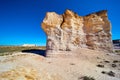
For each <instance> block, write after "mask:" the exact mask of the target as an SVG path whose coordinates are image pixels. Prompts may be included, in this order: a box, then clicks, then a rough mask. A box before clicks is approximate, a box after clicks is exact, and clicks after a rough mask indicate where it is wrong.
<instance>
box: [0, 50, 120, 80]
mask: <svg viewBox="0 0 120 80" xmlns="http://www.w3.org/2000/svg"><path fill="white" fill-rule="evenodd" d="M80 51H82V52H80ZM73 53H76V55H75V56H70V57H68V56H58V57H50V58H45V57H42V56H40V55H36V54H30V53H21V52H19V53H16V54H14V55H9V56H0V80H10V79H12V80H82V79H80V78H81V77H83V76H91V77H93V78H95V80H120V70H119V67H120V65H119V64H120V63H119V62H118V63H115V64H116V65H117V67H114V68H113V67H111V64H113V61H114V60H117V61H120V59H119V57H120V56H118V55H115V54H109V53H103V52H99V51H94V50H89V49H81V50H77V51H73ZM91 54H92V55H91ZM105 61H109V63H106V62H105ZM98 64H101V65H104V67H103V68H101V67H97V66H96V65H98ZM102 71H106V72H109V71H113V72H114V73H115V77H111V76H109V75H107V74H102V73H101V72H102Z"/></svg>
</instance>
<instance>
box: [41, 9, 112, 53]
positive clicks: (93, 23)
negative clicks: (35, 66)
mask: <svg viewBox="0 0 120 80" xmlns="http://www.w3.org/2000/svg"><path fill="white" fill-rule="evenodd" d="M41 26H42V28H43V30H44V31H45V33H46V34H47V45H46V47H47V52H49V51H57V52H58V51H72V50H74V49H79V48H89V49H93V50H103V51H104V50H105V51H108V52H112V51H113V46H112V40H111V32H110V30H111V23H110V21H109V20H108V16H107V11H106V10H103V11H99V12H96V13H92V14H89V15H86V16H79V15H78V14H76V13H74V12H72V11H70V10H66V11H65V13H64V14H63V15H58V14H56V13H55V12H48V13H46V17H45V18H44V20H43V22H42V24H41ZM48 54H50V53H48Z"/></svg>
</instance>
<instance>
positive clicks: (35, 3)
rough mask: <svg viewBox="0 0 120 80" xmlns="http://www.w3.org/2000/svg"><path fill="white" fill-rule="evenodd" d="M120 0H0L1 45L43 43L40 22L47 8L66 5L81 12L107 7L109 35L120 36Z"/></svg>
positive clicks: (60, 8)
mask: <svg viewBox="0 0 120 80" xmlns="http://www.w3.org/2000/svg"><path fill="white" fill-rule="evenodd" d="M119 3H120V0H0V45H22V44H37V45H41V46H42V45H45V44H46V35H45V33H44V31H43V30H42V29H41V26H40V24H41V22H42V20H43V19H44V17H45V14H46V12H51V11H54V12H56V13H58V14H62V13H63V12H64V11H65V10H66V9H70V10H73V11H74V12H77V13H78V14H79V15H81V16H84V15H87V14H89V13H92V12H96V11H99V10H108V17H109V20H110V21H111V23H112V35H113V36H112V39H120V27H119V23H120V21H119V19H120V8H119V5H120V4H119Z"/></svg>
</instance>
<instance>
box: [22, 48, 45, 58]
mask: <svg viewBox="0 0 120 80" xmlns="http://www.w3.org/2000/svg"><path fill="white" fill-rule="evenodd" d="M22 52H23V53H24V52H27V53H34V54H38V55H41V56H44V57H46V50H40V49H28V50H22Z"/></svg>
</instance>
